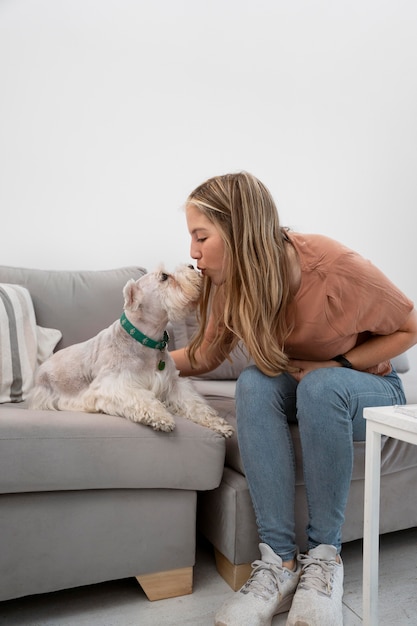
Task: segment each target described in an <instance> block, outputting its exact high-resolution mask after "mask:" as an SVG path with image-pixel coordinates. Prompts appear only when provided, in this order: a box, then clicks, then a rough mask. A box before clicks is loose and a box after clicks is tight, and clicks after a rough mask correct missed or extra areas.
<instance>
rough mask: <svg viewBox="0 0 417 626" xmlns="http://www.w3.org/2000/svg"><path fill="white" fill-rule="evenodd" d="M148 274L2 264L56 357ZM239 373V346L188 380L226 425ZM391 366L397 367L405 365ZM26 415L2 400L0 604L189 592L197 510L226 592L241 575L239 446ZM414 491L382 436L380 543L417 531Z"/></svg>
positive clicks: (244, 507)
mask: <svg viewBox="0 0 417 626" xmlns="http://www.w3.org/2000/svg"><path fill="white" fill-rule="evenodd" d="M143 271H144V270H143V269H142V268H123V269H120V270H113V271H108V272H47V271H42V270H25V269H19V268H8V267H0V288H1V283H14V284H18V285H24V286H25V287H27V288H28V290H29V292H30V294H31V298H32V301H33V305H34V310H35V315H36V324H37V325H38V326H40V327H41V328H42V329H44V328H45V327H46V328H55V329H59V330H61V332H62V335H63V336H62V339H61V341H60V342H59V343H58V345H57V347H56V349H59V348H61V347H64V346H65V345H69V344H71V343H74V342H76V341H82V340H84V339H86V338H88V337H90V336H93V335H94V334H96V333H97V332H98V331H99V330H101V328H104V327H105V326H107V325H109V324H110V323H111V322H112V321H114V319H117V317H119V316H120V313H121V306H122V288H123V285H124V284H125V282H126V281H127V278H130V277H133V278H136V277H139V276H140V275H141V274H142V273H143ZM194 328H195V320H194V319H192V318H189V319H187V320H184V321H183V322H178V323H175V325H173V326H171V327H170V329H169V332H170V338H171V339H170V344H169V346H170V349H175V348H177V347H181V346H183V345H186V343H187V342H188V341H189V338H190V336H191V334H192V333H193V331H194ZM38 331H39V329H38ZM39 332H40V331H39ZM42 333H43V334H44V330H42V332H41V333H40V335H39V336H43V334H42ZM43 352H44V354H43V357H45V353H46V352H47V350H44V351H43ZM246 364H247V359H246V357H245V355H244V353H243V352H241V351H240V350H236V351H235V353H234V355H233V360H232V362H231V363H230V362H228V361H226V362H225V363H223V364H222V365H221V366H220V367H218V368H217V369H216V370H214V372H211V373H210V374H207V375H205V376H202V377H199V378H198V379H196V380H195V381H194V384H195V386H196V388H197V389H198V391H200V392H201V393H202V394H203V395H204V396H205V397H206V398H207V400H208V401H209V402H210V403H212V404H213V406H214V407H215V408H216V409H217V410H218V411H219V413H221V415H222V416H223V417H224V418H225V419H227V420H228V421H229V422H230V423H232V424H233V425H235V412H234V390H235V381H236V378H237V376H238V375H239V372H240V371H241V370H242V368H243V367H245V366H246ZM397 365H398V367H399V368H400V369H401V370H406V369H407V359H406V357H404V356H403V357H402V358H400V359H398V360H397ZM401 375H402V376H403V379H404V382H405V385H406V392H407V399H408V401H409V402H417V385H415V382H414V379H415V378H416V377H415V375H414V373H413V372H405V371H404V372H403V373H402V374H401ZM24 409H25V402H24V401H23V402H18V403H8V402H7V403H3V404H0V511H1V514H0V536H1V537H2V546H3V548H2V550H1V551H0V600H5V599H8V598H13V597H19V596H23V595H28V594H34V593H43V592H47V591H53V590H57V589H63V588H69V587H75V586H79V585H86V584H91V583H95V582H100V581H104V580H110V579H117V578H124V577H130V576H137V577H138V580H139V582H140V584H141V585H142V586H143V588H144V590H145V592H146V593H147V595H148V597H149V598H150V599H157V598H163V597H169V596H172V595H180V594H182V593H189V592H190V591H191V589H192V568H193V565H194V558H195V530H196V514H197V527H198V529H199V531H200V532H201V533H202V534H203V535H204V536H205V537H206V538H207V539H208V540H209V541H210V542H211V543H212V545H213V546H214V550H215V554H216V562H217V566H218V570H219V572H220V574H221V575H222V576H223V577H224V578H225V579H226V580H227V582H228V583H229V584H230V586H231V587H232V588H233V589H237V588H238V587H239V586H240V585H241V584H242V582H243V581H244V580H245V579H246V578H247V576H248V574H249V572H250V563H251V561H253V560H254V559H256V558H258V556H259V553H258V542H259V538H258V535H257V530H256V524H255V518H254V513H253V508H252V505H251V501H250V497H249V492H248V487H247V483H246V479H245V475H244V471H243V468H242V463H241V460H240V456H239V450H238V446H237V441H236V437H233V438H232V439H231V440H228V441H227V443H226V444H225V441H224V439H223V438H222V437H220V436H218V435H216V434H215V433H212V432H211V431H209V430H207V429H205V428H202V427H200V426H197V425H195V424H192V423H190V422H188V421H186V420H180V419H179V420H178V422H177V429H176V430H175V431H174V432H173V433H172V434H167V433H154V432H153V431H152V430H151V429H149V428H148V427H146V426H142V425H139V424H133V423H130V422H128V421H127V420H124V419H121V418H116V417H113V416H108V415H87V414H80V413H69V412H61V413H59V414H57V413H54V412H51V413H49V412H47V411H36V412H34V411H27V410H24ZM292 432H293V436H294V440H295V444H296V451H297V467H298V480H297V494H296V509H297V524H298V525H297V537H298V542H299V544H300V547H301V548H302V547H303V544H304V543H305V534H304V528H305V525H306V519H307V512H306V502H305V492H304V487H303V478H302V472H301V458H300V447H299V442H298V438H297V428H296V427H294V428H293V430H292ZM355 453H356V454H355V467H354V475H353V480H352V486H351V492H350V497H349V503H348V508H347V515H346V523H345V526H344V533H343V539H344V541H351V540H354V539H358V538H360V537H362V526H363V477H364V444H363V443H356V444H355ZM416 485H417V447H415V446H412V445H410V444H406V443H404V442H398V441H396V440H390V439H387V440H385V441H384V447H383V450H382V480H381V524H380V529H381V532H382V533H385V532H390V531H394V530H400V529H405V528H409V527H413V526H415V525H417V507H416V506H415V502H416V496H417V487H416ZM196 512H197V513H196Z"/></svg>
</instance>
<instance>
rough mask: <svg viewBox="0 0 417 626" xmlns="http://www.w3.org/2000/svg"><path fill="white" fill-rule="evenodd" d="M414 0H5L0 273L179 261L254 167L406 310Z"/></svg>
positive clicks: (413, 192)
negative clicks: (204, 213) (212, 192)
mask: <svg viewBox="0 0 417 626" xmlns="http://www.w3.org/2000/svg"><path fill="white" fill-rule="evenodd" d="M416 28H417V3H416V2H415V0H391V1H389V0H346V1H345V0H152V2H149V0H2V1H1V2H0V211H1V218H0V229H1V230H0V233H1V234H0V263H2V264H8V265H19V266H29V267H38V268H56V269H81V268H83V269H96V268H97V269H100V268H112V267H116V266H120V265H127V264H142V265H145V266H147V267H148V268H149V269H151V268H152V267H154V266H155V265H156V264H157V263H159V262H160V261H164V262H165V263H166V265H167V267H168V268H170V267H171V266H173V265H174V264H176V263H177V262H181V261H187V260H188V259H189V256H188V234H187V232H186V226H185V220H184V215H183V212H182V209H181V207H182V204H183V202H184V200H185V198H186V196H187V194H188V192H189V191H191V189H193V188H194V187H195V186H196V185H197V184H199V183H200V182H202V181H203V180H204V179H205V178H207V177H209V176H212V175H214V174H220V173H225V172H227V171H233V170H237V169H246V170H249V171H251V172H253V173H254V174H255V175H257V176H258V177H259V178H261V179H262V180H263V181H264V182H265V183H266V184H267V185H268V186H269V188H270V189H271V191H272V192H273V194H274V196H275V198H276V201H277V204H278V206H279V210H280V213H281V218H282V222H283V223H285V224H288V225H290V226H292V227H293V228H295V229H299V230H302V231H304V232H307V231H311V232H322V233H324V234H327V235H330V236H333V237H335V238H337V239H340V240H342V241H343V242H344V243H346V244H348V245H350V246H352V247H354V248H356V249H357V250H358V251H360V252H361V253H363V254H364V255H365V256H367V257H368V258H370V259H372V260H373V261H374V262H375V263H376V264H377V265H379V267H381V269H383V270H384V271H385V272H386V273H387V274H388V275H389V276H390V277H391V278H392V279H393V280H394V282H396V283H397V284H398V285H399V286H400V287H401V288H402V289H403V290H404V291H406V293H407V294H408V295H410V297H412V298H413V299H414V300H416V302H417V281H416V279H415V269H414V268H415V265H416V233H415V228H414V230H413V227H414V219H415V218H414V214H415V208H416V206H417V171H416V170H417V115H416V112H417V37H416V35H415V33H416Z"/></svg>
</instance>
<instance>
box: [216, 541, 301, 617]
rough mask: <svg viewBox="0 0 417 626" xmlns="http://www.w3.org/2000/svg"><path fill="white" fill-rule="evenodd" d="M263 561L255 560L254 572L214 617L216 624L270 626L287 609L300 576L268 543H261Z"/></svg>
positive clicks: (298, 571)
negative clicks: (285, 563)
mask: <svg viewBox="0 0 417 626" xmlns="http://www.w3.org/2000/svg"><path fill="white" fill-rule="evenodd" d="M259 550H260V551H261V560H260V561H254V562H253V563H252V567H253V570H252V574H251V576H250V578H249V580H248V581H247V582H246V583H245V584H244V585H243V587H242V588H241V589H240V590H239V591H237V592H236V593H235V594H234V596H233V597H232V598H230V600H227V601H226V602H225V603H224V604H223V606H222V607H221V608H220V610H219V611H218V612H217V613H216V616H215V625H216V626H270V624H271V622H272V618H273V617H274V615H277V614H278V613H284V612H285V611H288V609H289V608H290V606H291V601H292V598H293V596H294V592H295V589H296V587H297V584H298V580H299V578H300V573H301V566H300V565H297V569H296V570H295V571H294V572H293V571H291V570H289V569H287V568H286V567H283V566H282V559H281V558H280V557H279V556H278V555H277V554H275V552H274V551H273V550H272V548H270V547H269V546H268V545H267V544H266V543H260V544H259Z"/></svg>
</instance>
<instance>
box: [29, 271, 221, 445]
mask: <svg viewBox="0 0 417 626" xmlns="http://www.w3.org/2000/svg"><path fill="white" fill-rule="evenodd" d="M200 292H201V276H200V275H199V274H198V273H197V272H196V271H195V270H194V268H193V267H192V266H187V265H183V266H180V267H179V268H177V270H176V271H175V272H174V273H172V274H167V273H165V271H164V270H163V269H160V270H158V271H155V272H152V273H149V274H145V275H144V276H142V277H141V278H139V280H137V281H135V280H133V279H131V280H129V281H128V282H127V283H126V285H125V287H124V289H123V295H124V311H123V314H122V317H121V318H120V320H117V321H115V322H113V324H111V326H109V327H108V328H105V329H104V330H102V331H101V332H100V333H99V334H98V335H96V336H95V337H92V338H91V339H89V340H88V341H84V342H82V343H78V344H75V345H73V346H69V347H68V348H64V349H62V350H59V351H58V352H56V353H55V354H54V355H52V356H51V357H50V358H49V359H48V360H47V361H45V363H43V365H41V366H40V368H39V370H38V372H37V375H36V380H35V387H34V389H33V391H32V393H31V397H30V399H29V406H30V408H31V409H49V410H56V411H62V410H65V409H66V410H70V411H85V412H87V413H107V414H109V415H119V416H121V417H126V418H127V419H130V420H132V421H133V422H140V423H142V424H148V425H149V426H152V428H154V429H155V430H164V431H167V432H169V431H172V430H173V429H174V428H175V421H174V418H173V414H176V415H181V416H183V417H186V418H188V419H189V420H191V421H193V422H196V423H197V424H201V425H202V426H206V427H208V428H211V429H212V430H214V431H216V432H218V433H220V434H221V435H223V436H224V437H231V436H232V434H233V428H232V426H230V425H229V424H228V423H227V422H226V421H225V420H224V419H223V418H221V417H220V416H219V415H218V414H217V413H216V411H215V410H214V409H212V408H211V407H210V406H209V405H208V404H207V403H206V402H205V400H204V399H203V398H202V397H201V396H200V395H199V394H198V393H197V392H196V391H195V389H194V388H193V386H192V383H191V382H190V381H189V380H187V379H186V378H180V377H179V373H178V370H177V369H176V367H175V364H174V361H173V359H172V357H171V356H170V355H169V353H168V350H167V343H168V335H167V333H166V330H165V326H166V324H167V322H168V320H171V321H174V320H179V319H182V318H184V317H185V316H186V315H187V314H188V313H190V312H191V311H192V310H194V309H195V306H196V303H197V301H198V298H199V296H200Z"/></svg>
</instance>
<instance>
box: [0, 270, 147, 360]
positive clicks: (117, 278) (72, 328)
mask: <svg viewBox="0 0 417 626" xmlns="http://www.w3.org/2000/svg"><path fill="white" fill-rule="evenodd" d="M145 273H146V270H145V269H144V268H143V267H139V266H132V267H122V268H119V269H113V270H87V271H65V270H38V269H25V268H20V267H7V266H0V283H14V284H17V285H23V286H24V287H26V288H27V289H28V291H29V293H30V295H31V297H32V302H33V306H34V309H35V316H36V323H37V324H39V326H44V327H47V328H56V329H58V330H60V331H61V333H62V339H61V341H60V342H59V343H58V346H57V348H58V349H60V348H65V347H66V346H69V345H71V344H74V343H79V342H80V341H85V340H86V339H89V338H90V337H93V336H94V335H96V334H97V333H98V332H100V330H102V329H103V328H106V327H107V326H109V325H110V324H112V323H113V322H114V321H115V320H116V319H118V318H119V317H120V315H121V313H122V310H123V287H124V286H125V284H126V283H127V281H128V280H129V279H130V278H134V279H135V280H137V279H138V278H140V277H141V276H143V274H145Z"/></svg>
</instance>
